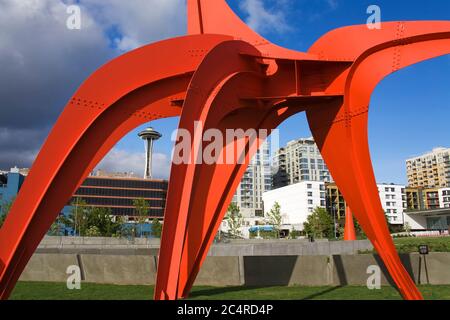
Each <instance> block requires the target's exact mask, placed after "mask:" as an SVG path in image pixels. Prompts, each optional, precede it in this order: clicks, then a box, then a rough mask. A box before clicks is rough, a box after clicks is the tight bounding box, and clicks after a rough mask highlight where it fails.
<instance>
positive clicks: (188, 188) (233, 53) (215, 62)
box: [155, 41, 261, 299]
mask: <svg viewBox="0 0 450 320" xmlns="http://www.w3.org/2000/svg"><path fill="white" fill-rule="evenodd" d="M244 53H247V54H252V55H257V54H259V52H258V51H257V50H256V49H254V48H253V47H252V46H250V45H248V44H246V43H244V42H241V41H229V42H225V43H222V44H220V45H218V46H217V47H216V48H214V49H213V50H211V52H210V53H209V54H208V55H207V56H206V58H205V59H204V61H203V62H202V64H201V65H200V67H199V69H198V70H197V72H196V73H195V75H194V77H193V79H192V82H191V84H190V88H195V90H191V91H189V93H188V95H187V96H186V100H185V103H184V106H183V113H182V115H181V119H180V125H179V127H180V128H181V129H184V130H186V131H187V132H189V136H190V137H192V141H190V144H189V145H190V154H189V155H188V159H189V163H186V162H187V161H186V160H185V161H182V163H176V162H175V163H173V164H172V169H171V178H170V185H169V190H168V198H167V206H166V211H165V222H164V227H163V234H162V241H161V249H160V250H161V252H160V260H159V263H158V278H157V284H156V290H155V298H157V299H175V298H176V296H177V286H178V275H179V269H180V260H181V254H182V247H183V243H184V238H185V233H186V225H187V221H188V217H189V214H190V212H191V211H190V208H189V205H190V201H189V199H190V194H191V192H192V183H193V180H194V175H195V169H196V167H197V166H198V167H201V166H203V165H205V164H204V163H203V158H202V154H199V152H198V150H199V147H200V144H201V142H202V141H201V140H202V138H203V132H204V131H203V128H202V127H201V126H204V124H205V122H206V120H207V117H208V115H209V112H210V111H209V109H208V106H209V99H211V98H210V97H211V96H214V94H215V93H217V92H218V91H219V90H220V86H221V83H222V82H226V81H227V79H228V78H230V77H232V75H233V74H235V73H237V72H241V71H244V72H245V71H247V72H251V71H253V72H257V71H260V70H261V66H260V65H259V64H258V63H256V62H255V61H254V59H253V58H249V57H248V56H246V55H243V54H244ZM225 57H226V59H225ZM196 123H197V124H199V126H198V127H195V125H196ZM177 177H178V178H177ZM181 177H184V179H180V178H181ZM202 183H203V185H205V186H207V185H208V181H204V182H202ZM197 223H198V224H202V223H203V220H201V219H200V220H198V221H197ZM200 236H201V234H198V235H197V234H195V235H191V237H200Z"/></svg>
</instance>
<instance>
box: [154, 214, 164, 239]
mask: <svg viewBox="0 0 450 320" xmlns="http://www.w3.org/2000/svg"><path fill="white" fill-rule="evenodd" d="M161 233H162V224H161V222H159V220H158V219H157V218H155V219H153V221H152V236H154V237H155V238H161Z"/></svg>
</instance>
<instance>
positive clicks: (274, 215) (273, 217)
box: [267, 202, 283, 238]
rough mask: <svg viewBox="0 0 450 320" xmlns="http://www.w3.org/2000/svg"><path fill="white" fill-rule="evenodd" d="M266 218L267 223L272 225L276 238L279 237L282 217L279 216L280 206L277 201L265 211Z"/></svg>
mask: <svg viewBox="0 0 450 320" xmlns="http://www.w3.org/2000/svg"><path fill="white" fill-rule="evenodd" d="M267 218H268V219H267V224H269V225H271V226H272V227H273V229H274V231H275V234H276V236H277V238H280V229H281V224H282V221H283V218H282V216H281V206H280V204H279V203H278V202H275V203H274V205H273V207H272V209H270V211H269V212H268V213H267Z"/></svg>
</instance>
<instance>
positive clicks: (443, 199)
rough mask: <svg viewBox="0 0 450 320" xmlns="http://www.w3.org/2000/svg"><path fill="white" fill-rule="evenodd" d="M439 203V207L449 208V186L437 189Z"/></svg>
mask: <svg viewBox="0 0 450 320" xmlns="http://www.w3.org/2000/svg"><path fill="white" fill-rule="evenodd" d="M439 205H440V207H441V208H450V188H441V189H439Z"/></svg>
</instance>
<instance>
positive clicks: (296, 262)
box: [20, 253, 450, 286]
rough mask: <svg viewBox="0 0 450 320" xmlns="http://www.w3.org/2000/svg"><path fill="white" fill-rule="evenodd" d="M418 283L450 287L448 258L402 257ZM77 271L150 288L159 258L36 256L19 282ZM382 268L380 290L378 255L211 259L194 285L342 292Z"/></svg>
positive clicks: (61, 278) (92, 278)
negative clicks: (73, 267)
mask: <svg viewBox="0 0 450 320" xmlns="http://www.w3.org/2000/svg"><path fill="white" fill-rule="evenodd" d="M401 258H402V261H403V264H404V265H405V267H406V269H407V270H408V271H409V272H410V274H411V275H412V276H413V278H414V279H415V281H416V282H417V283H423V284H426V283H430V284H441V285H444V284H445V285H450V253H431V254H430V255H428V256H426V259H425V260H424V259H423V258H422V257H421V256H419V255H418V254H410V255H402V256H401ZM70 265H78V266H79V267H80V269H81V270H82V275H83V280H84V281H86V282H93V283H110V284H121V285H135V284H140V285H144V284H146V285H152V284H154V283H155V277H156V266H157V258H156V256H150V255H135V256H133V255H98V254H52V253H50V254H49V253H46V254H39V253H38V254H35V255H34V256H33V257H32V259H31V260H30V262H29V263H28V265H27V267H26V269H25V271H24V273H23V274H22V277H21V279H20V280H23V281H53V282H65V281H66V279H67V274H66V269H67V267H68V266H70ZM371 265H380V267H381V271H382V277H381V278H382V284H384V285H386V284H390V283H391V279H390V277H389V276H388V274H387V272H386V270H385V268H384V267H383V266H382V264H381V263H380V259H379V257H378V256H376V255H337V256H336V255H335V256H326V255H315V256H307V255H304V256H293V255H286V256H247V257H216V256H209V257H207V259H206V261H205V263H204V265H203V267H202V269H201V271H200V273H199V276H198V278H197V281H196V283H195V284H196V285H207V286H240V285H247V286H273V285H280V286H286V285H301V286H326V285H327V286H338V285H365V284H366V282H367V278H368V277H369V275H368V274H367V268H368V267H369V266H371Z"/></svg>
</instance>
